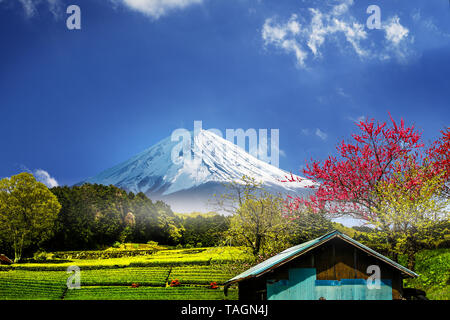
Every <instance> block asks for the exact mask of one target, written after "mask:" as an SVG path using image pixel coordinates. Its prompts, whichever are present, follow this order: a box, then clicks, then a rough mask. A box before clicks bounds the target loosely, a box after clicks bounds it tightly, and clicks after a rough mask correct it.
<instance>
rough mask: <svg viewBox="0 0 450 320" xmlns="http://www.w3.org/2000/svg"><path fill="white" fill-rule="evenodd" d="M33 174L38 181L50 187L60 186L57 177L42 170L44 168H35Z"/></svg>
mask: <svg viewBox="0 0 450 320" xmlns="http://www.w3.org/2000/svg"><path fill="white" fill-rule="evenodd" d="M33 175H34V177H35V178H36V180H37V181H39V182H42V183H43V184H45V185H46V186H47V187H48V188H53V187H57V186H59V183H58V181H56V179H55V178H53V177H52V176H50V174H49V173H48V172H47V171H45V170H42V169H37V170H34V171H33Z"/></svg>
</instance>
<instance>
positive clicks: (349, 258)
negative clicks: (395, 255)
mask: <svg viewBox="0 0 450 320" xmlns="http://www.w3.org/2000/svg"><path fill="white" fill-rule="evenodd" d="M370 265H378V266H379V267H380V271H381V279H391V280H392V298H393V299H400V298H401V294H402V277H401V273H400V271H398V270H397V269H395V268H393V267H392V266H390V265H389V264H387V263H385V262H383V261H381V260H379V259H377V258H375V257H373V256H371V255H369V254H368V253H366V252H364V251H362V250H360V249H357V248H355V247H354V246H353V245H351V244H349V243H347V242H346V241H344V240H342V239H339V238H334V239H332V240H330V241H328V242H326V243H325V244H323V245H321V246H320V247H317V248H315V249H313V250H311V251H310V252H307V253H305V254H303V255H301V256H300V257H298V258H296V259H294V260H292V261H290V262H287V263H285V264H283V265H281V266H280V267H278V268H275V269H273V270H272V271H270V272H268V273H266V274H264V275H262V276H260V277H258V278H253V279H248V280H243V281H241V282H240V283H239V299H242V300H265V299H266V298H267V292H266V281H267V280H268V279H271V280H272V279H273V280H283V279H285V280H288V279H289V277H288V270H289V268H316V270H317V280H341V279H367V278H368V277H369V275H367V274H366V270H367V267H368V266H370Z"/></svg>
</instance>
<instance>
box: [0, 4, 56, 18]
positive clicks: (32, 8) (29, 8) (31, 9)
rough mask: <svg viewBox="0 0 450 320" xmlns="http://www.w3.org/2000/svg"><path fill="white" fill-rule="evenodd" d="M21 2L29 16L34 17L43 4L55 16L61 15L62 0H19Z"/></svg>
mask: <svg viewBox="0 0 450 320" xmlns="http://www.w3.org/2000/svg"><path fill="white" fill-rule="evenodd" d="M0 2H1V1H0ZM19 3H20V4H21V6H22V8H23V10H24V13H25V16H26V17H27V18H31V17H33V16H34V15H35V14H36V13H37V12H38V7H41V6H42V7H47V9H48V10H49V11H50V12H51V13H52V14H53V16H54V17H55V18H58V17H60V15H61V5H62V2H61V0H19Z"/></svg>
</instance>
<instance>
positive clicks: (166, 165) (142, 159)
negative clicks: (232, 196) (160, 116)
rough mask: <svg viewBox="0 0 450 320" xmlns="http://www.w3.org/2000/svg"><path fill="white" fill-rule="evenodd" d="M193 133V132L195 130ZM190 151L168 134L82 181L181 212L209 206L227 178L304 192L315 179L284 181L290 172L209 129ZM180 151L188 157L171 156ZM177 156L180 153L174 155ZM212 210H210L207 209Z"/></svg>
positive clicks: (270, 188)
mask: <svg viewBox="0 0 450 320" xmlns="http://www.w3.org/2000/svg"><path fill="white" fill-rule="evenodd" d="M191 137H192V135H191ZM191 147H192V148H190V151H189V153H187V152H186V154H183V152H182V150H181V145H180V142H178V141H171V138H170V137H168V138H166V139H164V140H162V141H160V142H159V143H157V144H156V145H154V146H153V147H151V148H149V149H147V150H145V151H143V152H142V153H140V154H138V155H136V156H134V157H132V158H131V159H129V160H127V161H125V162H123V163H121V164H119V165H117V166H114V167H112V168H110V169H108V170H105V171H103V172H101V173H100V174H98V175H97V176H95V177H92V178H89V179H87V180H85V181H83V183H84V182H88V183H98V184H106V185H109V184H113V185H115V186H117V187H120V188H123V189H125V190H128V191H132V192H135V193H136V192H143V193H145V194H147V195H148V196H149V197H150V198H152V199H160V200H164V201H166V202H167V203H169V204H170V205H171V206H172V208H173V209H174V210H176V211H178V212H188V211H193V210H205V209H206V202H207V200H208V199H211V198H212V194H213V193H218V194H220V193H221V192H222V191H223V190H224V189H223V183H226V182H231V181H233V180H240V179H241V178H242V176H243V175H247V176H250V177H254V178H255V179H256V180H257V181H261V182H262V183H263V184H264V186H265V187H266V188H267V189H269V190H271V191H274V192H282V193H289V194H296V195H299V194H300V195H302V194H306V193H308V191H309V190H310V189H307V188H306V187H307V186H310V185H312V184H313V183H312V182H311V181H310V180H306V179H305V180H303V181H302V182H300V183H283V182H281V181H280V180H283V179H285V177H286V176H290V173H288V172H286V171H284V170H281V169H279V168H276V167H274V166H272V165H270V164H268V163H266V162H264V161H261V160H259V159H257V158H255V157H254V156H252V155H250V154H249V153H247V152H246V151H245V150H243V149H241V148H240V147H238V146H236V145H234V144H233V143H231V142H229V141H227V140H225V139H223V138H221V137H219V136H217V135H216V134H214V133H212V132H209V131H207V130H201V131H200V132H199V133H197V134H196V135H195V136H194V137H193V141H192V142H191ZM172 153H173V154H174V158H175V160H179V159H177V157H178V156H186V157H188V156H189V157H188V158H187V159H185V160H184V161H175V162H174V161H172ZM175 156H176V157H175ZM206 210H208V209H206Z"/></svg>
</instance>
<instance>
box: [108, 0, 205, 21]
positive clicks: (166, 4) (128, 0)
mask: <svg viewBox="0 0 450 320" xmlns="http://www.w3.org/2000/svg"><path fill="white" fill-rule="evenodd" d="M112 1H113V2H116V3H117V2H120V3H123V4H124V5H125V6H127V7H128V8H130V9H132V10H135V11H139V12H141V13H143V14H145V15H147V16H149V17H151V18H153V19H159V18H160V17H162V16H164V15H166V14H168V13H169V12H171V11H173V10H177V9H184V8H186V7H188V6H190V5H193V4H200V3H202V2H203V0H112Z"/></svg>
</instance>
